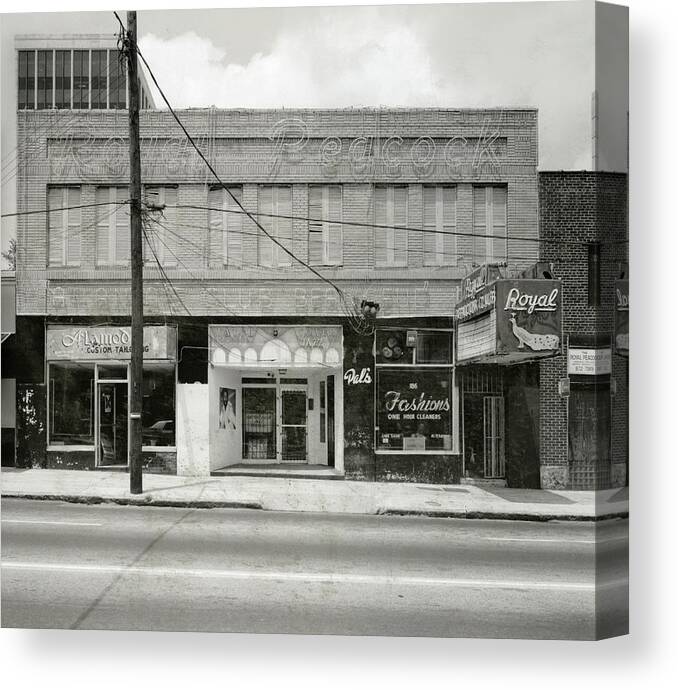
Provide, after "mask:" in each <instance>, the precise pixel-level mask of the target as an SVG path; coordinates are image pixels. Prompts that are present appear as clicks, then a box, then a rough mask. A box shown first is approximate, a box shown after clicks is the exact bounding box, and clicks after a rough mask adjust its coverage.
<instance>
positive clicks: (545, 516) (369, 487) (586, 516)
mask: <svg viewBox="0 0 678 690" xmlns="http://www.w3.org/2000/svg"><path fill="white" fill-rule="evenodd" d="M143 486H144V493H143V494H140V495H132V494H130V493H129V475H128V474H127V473H123V472H99V471H96V472H83V471H76V470H41V469H38V470H33V469H27V470H21V469H13V468H4V469H3V470H2V475H1V489H2V497H3V498H9V497H22V498H33V499H47V500H64V501H71V502H82V503H101V502H111V503H118V504H124V505H155V506H185V507H192V508H253V509H262V510H280V511H299V512H320V513H357V514H363V515H426V516H431V517H460V518H494V519H514V520H517V519H522V520H556V519H559V520H596V519H602V518H608V517H619V516H626V515H627V514H628V489H611V490H607V491H599V492H593V491H545V490H538V489H504V488H496V487H483V488H481V487H478V486H465V485H463V486H460V485H454V486H452V485H445V486H440V485H433V484H396V483H375V482H362V481H327V480H317V479H287V478H277V477H238V476H228V477H176V476H169V475H159V474H145V475H144V480H143Z"/></svg>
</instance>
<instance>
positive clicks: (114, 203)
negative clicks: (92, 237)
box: [96, 187, 130, 266]
mask: <svg viewBox="0 0 678 690" xmlns="http://www.w3.org/2000/svg"><path fill="white" fill-rule="evenodd" d="M128 195H129V191H128V188H127V187H97V190H96V203H97V204H101V206H97V207H96V215H97V231H96V236H97V237H96V242H97V265H98V266H126V265H127V264H128V263H129V254H130V214H129V205H127V204H123V203H122V202H124V201H125V200H126V199H127V197H128Z"/></svg>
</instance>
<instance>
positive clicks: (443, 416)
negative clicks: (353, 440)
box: [375, 328, 457, 454]
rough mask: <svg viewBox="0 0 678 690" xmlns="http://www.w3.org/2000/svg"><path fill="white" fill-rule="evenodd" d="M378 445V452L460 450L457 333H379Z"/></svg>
mask: <svg viewBox="0 0 678 690" xmlns="http://www.w3.org/2000/svg"><path fill="white" fill-rule="evenodd" d="M375 351H376V371H377V377H376V391H375V392H376V410H375V442H376V443H375V447H376V449H377V452H384V453H385V452H397V453H411V454H417V453H443V454H445V453H449V454H453V453H454V452H455V445H456V439H455V433H456V432H455V428H456V425H455V414H456V409H457V405H456V403H455V400H456V393H455V381H454V367H453V361H452V357H453V351H452V332H451V331H449V330H433V329H426V330H420V329H416V330H415V329H408V330H403V329H386V328H384V329H378V330H377V332H376V334H375Z"/></svg>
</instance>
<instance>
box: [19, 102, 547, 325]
mask: <svg viewBox="0 0 678 690" xmlns="http://www.w3.org/2000/svg"><path fill="white" fill-rule="evenodd" d="M181 118H182V120H183V121H184V123H185V124H186V127H187V128H188V130H189V131H190V132H191V133H192V134H193V135H194V137H195V138H196V141H197V143H198V144H199V145H200V146H201V148H202V149H203V150H204V151H206V152H208V154H209V155H210V158H211V159H212V161H213V163H214V165H215V166H216V168H217V170H218V172H219V174H220V176H221V177H222V179H223V180H224V181H225V182H226V183H228V184H233V185H242V186H243V203H244V206H245V207H246V208H247V209H248V210H250V211H252V212H256V211H257V192H258V185H260V184H272V183H275V184H291V185H292V186H293V215H298V216H307V215H308V185H309V184H317V183H337V184H342V185H343V220H344V221H348V222H350V221H354V222H356V223H368V224H369V223H373V222H374V220H373V218H374V216H373V214H374V204H373V199H372V197H373V188H374V185H375V184H389V183H394V184H395V183H397V184H406V185H408V202H409V203H408V224H409V225H411V226H412V227H414V228H420V227H421V226H422V185H423V184H441V183H444V184H456V185H457V202H458V203H457V231H459V232H462V233H469V235H470V233H471V231H472V205H471V199H472V186H473V185H474V184H501V185H506V186H507V188H508V208H507V215H508V218H507V222H508V234H509V238H510V237H511V235H518V236H521V237H534V238H535V239H536V237H537V181H536V165H537V113H536V111H534V110H442V109H441V110H437V109H436V110H434V109H431V110H404V109H403V110H400V109H398V110H376V109H344V110H300V111H287V110H285V111H275V110H270V111H269V110H228V111H221V110H213V109H210V110H190V111H185V112H182V113H181ZM140 120H141V137H142V164H143V170H142V179H143V180H144V182H145V183H146V184H175V185H177V186H178V204H181V205H184V206H186V205H194V206H205V205H207V189H208V184H209V183H210V182H213V180H211V179H210V176H209V173H208V172H207V171H206V168H205V166H204V164H203V163H202V162H201V161H200V159H199V158H198V156H197V154H196V153H195V152H194V151H193V150H192V148H191V146H190V144H189V143H188V142H187V140H186V139H184V138H182V136H181V131H180V130H179V129H178V127H177V125H176V123H175V122H174V121H173V119H172V117H171V115H170V114H169V113H167V112H161V111H151V112H145V113H142V114H141V118H140ZM294 122H303V123H304V125H303V137H304V140H303V145H302V146H301V147H297V146H296V144H297V143H298V142H296V139H295V137H296V138H298V137H299V136H300V135H299V133H298V130H295V129H294V126H293V125H294ZM285 123H287V124H285ZM290 123H292V124H290ZM127 126H128V125H127V118H126V113H125V112H122V111H111V112H106V111H101V112H94V111H91V112H70V111H69V112H67V113H66V112H64V113H61V112H58V111H34V112H20V113H18V144H19V147H18V151H19V166H18V210H19V211H25V210H35V209H38V208H45V207H46V201H47V188H48V186H49V185H63V184H72V185H80V186H81V187H82V203H83V204H87V203H93V202H94V198H95V197H94V195H95V189H96V187H97V186H98V185H126V184H127V181H128V178H129V172H128V163H127V155H128V154H127V144H126V137H127ZM286 128H287V129H286ZM283 133H284V134H285V137H286V138H283V137H282V134H283ZM488 133H489V134H488ZM389 142H390V143H389ZM492 142H494V143H492ZM356 143H357V144H359V145H358V146H356ZM486 144H487V146H488V147H491V148H492V149H493V154H492V156H490V155H482V154H483V152H484V151H485V148H484V147H485V145H486ZM431 146H432V147H433V148H430V147H431ZM365 147H372V151H373V155H371V156H369V157H365V156H364V155H363V153H361V152H363V151H364V149H365ZM489 150H490V149H489V148H488V149H487V151H489ZM430 151H432V153H429V152H430ZM101 212H102V211H101V209H96V208H84V209H82V232H81V263H80V265H79V266H77V267H70V268H61V267H50V266H48V265H47V218H46V214H35V215H29V216H23V217H20V219H19V222H18V228H17V233H18V244H19V267H18V271H17V309H18V313H20V314H51V315H62V316H66V315H70V314H79V315H83V316H86V315H90V314H94V313H99V314H109V315H123V314H125V313H128V312H129V304H128V290H127V282H128V280H129V275H128V271H127V270H124V269H123V268H121V267H117V268H116V267H103V266H97V265H96V239H95V225H96V220H97V214H101ZM175 223H176V227H175V230H176V232H177V234H179V235H181V238H180V239H179V240H178V245H177V254H178V255H179V258H180V262H179V264H178V265H177V266H176V267H172V268H170V269H168V275H169V277H170V278H171V279H172V280H173V281H174V282H175V284H176V286H177V291H178V293H179V294H180V296H181V298H182V301H183V302H184V303H185V304H186V305H187V307H188V308H189V310H190V311H191V313H192V314H204V315H208V314H213V313H215V311H216V312H218V313H221V314H223V315H226V314H228V313H236V314H238V313H243V311H246V312H247V313H248V314H251V315H255V314H259V315H266V314H270V315H279V314H290V315H292V314H298V315H305V314H307V313H309V307H311V306H312V307H313V308H314V309H315V311H314V312H313V313H317V314H330V313H331V314H336V315H340V314H341V313H342V310H341V305H339V304H338V302H337V301H336V297H335V296H333V295H332V293H331V292H330V293H328V295H325V294H323V295H320V296H316V295H315V294H314V295H313V296H312V298H311V297H310V295H311V293H312V291H313V290H316V289H318V288H323V289H324V286H323V284H322V283H320V282H319V281H318V279H317V278H316V277H314V276H313V275H312V274H310V273H309V272H308V271H307V270H306V269H304V268H303V267H301V266H298V265H293V266H292V267H290V268H285V269H266V268H264V267H261V266H257V229H256V227H255V226H254V224H253V223H252V222H250V221H248V220H245V222H244V223H243V228H242V229H243V232H244V233H245V234H244V235H243V237H242V239H243V260H244V266H243V267H242V268H235V267H230V266H226V267H214V266H210V261H209V238H208V233H207V225H208V220H207V211H206V210H204V209H195V208H181V209H178V210H177V217H176V220H175ZM293 231H294V241H293V249H294V252H295V253H296V254H297V255H298V256H299V257H300V258H302V259H306V258H307V256H308V224H307V222H306V221H303V220H295V221H294V223H293ZM343 245H344V263H343V266H341V267H339V268H324V269H322V270H323V273H324V274H325V275H327V276H328V277H329V278H331V279H332V280H334V281H336V282H337V283H338V284H340V285H342V286H344V287H345V288H346V289H350V290H364V284H365V281H366V279H368V278H369V280H370V281H371V289H373V290H375V291H377V290H378V289H379V286H380V285H381V286H383V291H384V295H385V296H384V299H383V301H384V304H383V305H382V313H386V312H387V311H389V312H390V314H389V315H392V316H395V315H399V314H400V315H412V314H413V313H421V311H422V310H424V311H425V313H430V314H437V315H446V314H449V312H450V309H451V305H452V306H453V305H454V303H455V302H456V298H457V288H458V285H459V281H460V279H461V278H462V277H463V275H464V274H465V273H466V272H467V271H468V268H469V265H468V261H470V257H469V250H470V246H471V242H470V237H469V238H468V239H467V238H464V237H460V238H458V250H459V252H460V253H461V254H462V257H461V258H460V260H459V261H458V262H457V264H456V265H450V266H445V267H442V268H435V269H432V268H431V267H425V266H424V265H423V253H422V250H423V237H422V233H420V232H412V233H410V236H409V238H408V249H409V252H408V266H407V267H406V268H392V269H389V268H379V269H377V268H375V256H374V230H373V229H372V228H370V227H363V226H360V225H345V226H344V237H343ZM508 247H509V253H510V258H509V263H510V264H511V265H512V266H514V267H516V268H524V267H526V266H527V265H529V264H530V263H531V262H532V260H536V258H537V247H536V243H534V242H524V241H518V240H516V241H509V243H508ZM146 273H147V290H146V296H147V305H146V312H147V313H149V314H156V315H162V314H177V313H181V311H182V307H181V304H180V303H179V302H178V300H177V299H176V298H174V297H173V296H172V295H171V294H168V291H167V289H166V288H165V287H164V286H163V283H162V280H161V276H160V274H159V272H158V271H157V270H156V269H154V268H153V267H152V266H149V267H148V268H147V269H146ZM283 280H284V281H286V286H285V288H286V289H284V290H282V291H281V290H280V286H281V281H283ZM292 280H293V281H295V284H294V286H292V287H291V288H290V285H291V283H290V281H292ZM407 281H409V282H407ZM252 284H256V288H257V290H258V291H259V292H262V294H261V295H259V293H258V292H257V290H255V291H254V292H252V291H251V288H250V286H251V285H252ZM398 284H403V285H406V286H407V289H411V290H415V289H417V288H419V289H420V290H424V289H425V292H426V294H427V298H426V302H425V303H423V304H421V303H420V302H417V303H416V304H413V303H412V302H411V301H410V302H408V301H407V300H405V299H403V297H402V296H401V295H396V294H395V292H396V291H395V286H396V285H398ZM208 286H209V289H208ZM425 286H426V287H425ZM225 287H226V288H228V289H224V288H225ZM330 290H331V288H330ZM392 295H395V296H394V297H389V296H392ZM389 299H390V302H389ZM309 302H312V304H308V303H309Z"/></svg>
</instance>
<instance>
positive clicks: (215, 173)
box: [114, 12, 344, 298]
mask: <svg viewBox="0 0 678 690" xmlns="http://www.w3.org/2000/svg"><path fill="white" fill-rule="evenodd" d="M114 14H115V17H116V19H117V20H118V22H119V23H120V26H121V27H122V29H123V30H124V26H123V24H122V21H121V19H120V17H119V16H118V13H117V12H114ZM135 50H136V52H137V55H138V56H139V57H140V58H141V60H142V61H143V63H144V65H145V66H146V69H147V70H148V73H149V75H150V77H151V80H152V81H153V83H154V84H155V87H156V88H157V89H158V92H159V93H160V96H161V97H162V99H163V101H164V102H165V104H166V105H167V108H168V109H169V111H170V113H171V114H172V117H173V118H174V119H175V121H176V123H177V124H178V125H179V127H181V130H182V131H183V133H184V134H185V135H186V138H187V139H188V141H189V142H190V144H191V146H192V147H193V148H194V149H195V151H196V153H197V154H198V155H199V156H200V158H201V159H202V160H203V162H204V163H205V165H206V166H207V167H208V169H209V171H210V172H211V173H212V175H213V176H214V178H215V179H216V180H217V182H219V185H220V186H221V187H222V188H223V189H224V190H225V191H226V193H227V194H228V195H229V196H230V197H231V198H232V199H233V201H234V202H235V203H236V205H237V206H238V207H239V208H240V209H241V211H242V212H243V213H244V214H245V215H246V216H247V217H248V218H249V219H250V220H251V221H252V222H253V223H254V224H255V225H256V226H257V227H258V228H259V229H260V230H261V231H262V232H263V233H264V234H265V235H266V236H267V237H268V238H269V239H270V240H271V241H272V242H273V243H274V244H276V245H277V246H278V247H280V248H281V249H282V250H283V251H284V252H285V253H286V254H288V255H289V256H290V257H291V258H293V259H294V260H295V261H297V262H298V263H300V264H301V265H302V266H304V267H305V268H307V269H308V270H309V271H311V273H313V274H314V275H315V276H317V277H318V278H319V279H320V280H322V281H323V282H324V283H327V284H328V285H331V286H332V288H334V290H336V291H337V293H338V294H339V295H340V296H341V297H342V298H343V297H344V296H343V293H342V290H341V288H340V287H339V286H337V285H336V284H335V283H333V282H332V281H331V280H330V279H329V278H327V277H325V276H324V275H322V273H320V272H319V271H317V270H316V269H315V268H313V266H311V265H309V264H308V263H306V262H305V261H304V260H303V259H300V258H299V257H298V256H296V254H294V252H292V251H291V250H289V249H288V248H287V247H285V245H284V244H282V243H281V242H279V241H278V239H277V238H276V237H273V236H272V235H271V234H270V233H269V232H268V231H267V230H266V228H264V226H263V225H261V223H259V221H258V220H257V219H256V218H255V217H254V216H253V215H252V214H251V213H250V212H249V211H247V210H246V209H245V207H244V206H243V205H242V203H240V200H239V199H237V198H236V196H235V195H234V194H233V193H232V192H231V191H230V189H229V188H228V187H227V186H226V185H225V184H224V183H223V182H222V180H221V178H220V177H219V175H218V174H217V172H216V170H215V169H214V168H213V167H212V164H211V163H210V162H209V161H208V160H207V158H205V155H204V154H203V152H202V150H201V149H200V147H199V146H198V145H197V144H196V143H195V141H194V140H193V137H192V136H191V135H190V134H189V132H188V130H187V129H186V127H185V126H184V124H183V122H182V121H181V120H180V119H179V117H178V115H177V114H176V112H175V111H174V108H172V106H171V104H170V102H169V100H168V99H167V96H165V93H164V91H163V90H162V88H161V87H160V84H158V80H157V79H156V78H155V74H153V70H152V69H151V66H150V65H149V64H148V62H147V61H146V58H145V57H144V55H143V53H142V52H141V51H140V50H139V46H138V45H136V46H135Z"/></svg>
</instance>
